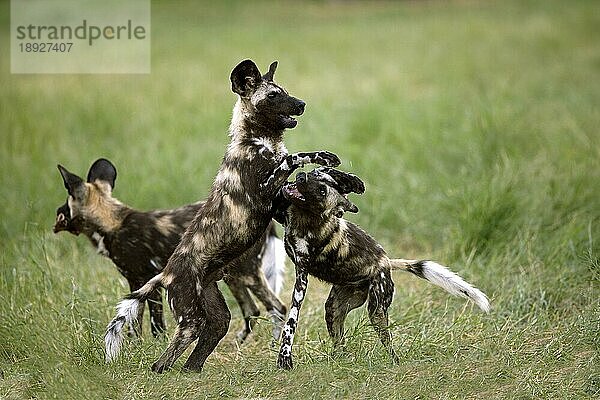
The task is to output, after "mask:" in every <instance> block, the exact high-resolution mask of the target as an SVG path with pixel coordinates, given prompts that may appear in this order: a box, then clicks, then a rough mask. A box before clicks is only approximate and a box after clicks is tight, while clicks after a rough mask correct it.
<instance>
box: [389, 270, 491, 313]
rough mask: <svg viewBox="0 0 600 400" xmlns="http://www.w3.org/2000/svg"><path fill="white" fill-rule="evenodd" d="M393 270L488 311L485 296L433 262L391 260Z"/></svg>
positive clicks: (488, 307) (488, 304) (488, 303)
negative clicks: (462, 298)
mask: <svg viewBox="0 0 600 400" xmlns="http://www.w3.org/2000/svg"><path fill="white" fill-rule="evenodd" d="M391 261H392V268H393V269H402V270H404V271H407V272H411V273H413V274H415V275H417V276H419V277H421V278H423V279H426V280H428V281H429V282H431V283H433V284H434V285H437V286H439V287H441V288H443V289H444V290H446V291H447V292H448V293H450V294H453V295H455V296H459V297H464V298H466V299H469V300H472V301H473V302H474V303H475V304H477V306H478V307H479V308H481V309H482V310H483V311H485V312H486V313H487V312H489V311H490V302H489V300H488V298H487V296H486V295H485V294H484V293H483V292H482V291H481V290H479V289H477V288H476V287H473V286H472V285H471V284H469V283H468V282H466V281H465V280H464V279H462V278H461V277H460V276H458V275H457V274H455V273H454V272H452V271H450V270H449V269H448V268H446V267H444V266H443V265H440V264H438V263H436V262H433V261H417V260H400V259H396V260H391Z"/></svg>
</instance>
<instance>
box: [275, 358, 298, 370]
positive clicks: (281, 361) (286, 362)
mask: <svg viewBox="0 0 600 400" xmlns="http://www.w3.org/2000/svg"><path fill="white" fill-rule="evenodd" d="M293 367H294V363H293V362H292V356H284V355H281V354H280V355H279V358H277V368H279V369H286V370H290V369H292V368H293Z"/></svg>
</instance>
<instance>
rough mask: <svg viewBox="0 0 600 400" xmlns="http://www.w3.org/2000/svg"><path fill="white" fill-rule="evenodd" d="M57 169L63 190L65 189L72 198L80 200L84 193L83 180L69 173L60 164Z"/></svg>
mask: <svg viewBox="0 0 600 400" xmlns="http://www.w3.org/2000/svg"><path fill="white" fill-rule="evenodd" d="M57 167H58V171H59V172H60V175H61V176H62V178H63V183H64V184H65V189H67V192H69V194H70V195H71V196H73V197H76V198H81V197H82V195H83V193H84V182H83V179H81V178H80V177H78V176H77V175H75V174H73V173H71V172H69V171H68V170H67V169H66V168H65V167H63V166H62V165H60V164H58V165H57Z"/></svg>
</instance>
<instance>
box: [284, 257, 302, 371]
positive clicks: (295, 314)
mask: <svg viewBox="0 0 600 400" xmlns="http://www.w3.org/2000/svg"><path fill="white" fill-rule="evenodd" d="M307 285H308V273H307V272H306V271H305V270H304V269H303V268H300V267H296V283H295V284H294V294H293V295H292V306H291V307H290V312H289V314H288V319H287V322H286V323H285V326H284V327H283V335H282V338H281V348H280V349H279V357H278V358H277V367H278V368H283V369H292V367H293V364H292V344H293V343H294V333H296V327H297V326H298V319H299V317H300V307H302V302H303V301H304V296H305V295H306V286H307Z"/></svg>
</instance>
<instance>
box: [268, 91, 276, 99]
mask: <svg viewBox="0 0 600 400" xmlns="http://www.w3.org/2000/svg"><path fill="white" fill-rule="evenodd" d="M267 97H268V98H270V99H274V98H275V97H277V92H271V93H269V94H267Z"/></svg>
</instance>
